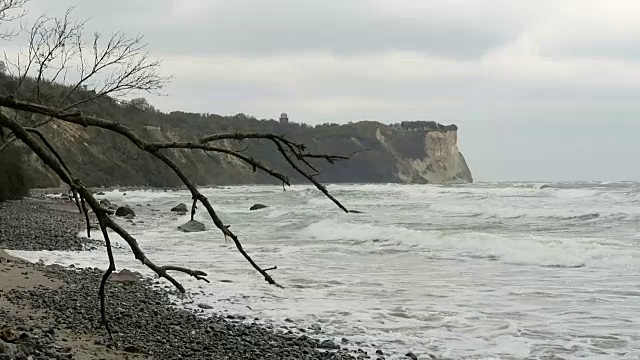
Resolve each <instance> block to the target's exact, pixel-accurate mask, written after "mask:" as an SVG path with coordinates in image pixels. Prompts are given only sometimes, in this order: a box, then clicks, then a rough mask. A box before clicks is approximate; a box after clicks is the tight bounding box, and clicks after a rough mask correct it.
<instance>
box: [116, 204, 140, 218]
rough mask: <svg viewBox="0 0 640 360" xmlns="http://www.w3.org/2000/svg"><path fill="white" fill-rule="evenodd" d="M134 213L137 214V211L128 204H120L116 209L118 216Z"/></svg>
mask: <svg viewBox="0 0 640 360" xmlns="http://www.w3.org/2000/svg"><path fill="white" fill-rule="evenodd" d="M128 215H133V216H136V213H135V212H134V211H133V209H131V208H130V207H128V206H120V207H119V208H117V209H116V216H128Z"/></svg>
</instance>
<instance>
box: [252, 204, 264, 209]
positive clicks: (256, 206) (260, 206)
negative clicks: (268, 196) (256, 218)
mask: <svg viewBox="0 0 640 360" xmlns="http://www.w3.org/2000/svg"><path fill="white" fill-rule="evenodd" d="M266 207H268V206H267V205H262V204H255V205H253V206H251V207H250V208H249V210H260V209H264V208H266Z"/></svg>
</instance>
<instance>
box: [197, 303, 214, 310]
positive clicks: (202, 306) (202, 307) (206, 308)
mask: <svg viewBox="0 0 640 360" xmlns="http://www.w3.org/2000/svg"><path fill="white" fill-rule="evenodd" d="M198 307H199V308H200V309H205V310H209V309H213V306H211V305H208V304H203V303H200V304H198Z"/></svg>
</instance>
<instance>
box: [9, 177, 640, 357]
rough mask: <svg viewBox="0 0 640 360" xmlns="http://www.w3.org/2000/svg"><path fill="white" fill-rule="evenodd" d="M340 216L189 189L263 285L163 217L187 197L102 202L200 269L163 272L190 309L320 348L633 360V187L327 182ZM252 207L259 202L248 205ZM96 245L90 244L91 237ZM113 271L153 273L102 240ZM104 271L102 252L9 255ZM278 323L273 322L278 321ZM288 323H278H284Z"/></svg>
mask: <svg viewBox="0 0 640 360" xmlns="http://www.w3.org/2000/svg"><path fill="white" fill-rule="evenodd" d="M328 189H329V190H330V191H331V193H332V194H333V195H334V196H335V197H336V198H337V199H339V200H340V201H341V202H342V203H343V204H344V205H345V206H346V207H348V208H349V209H354V210H359V211H362V212H363V213H360V214H358V213H349V214H346V213H344V212H342V211H340V209H338V208H337V207H336V206H335V205H334V204H333V203H332V202H331V201H330V200H328V199H327V198H325V197H324V196H323V195H322V194H321V193H320V192H319V191H318V190H316V189H315V188H313V187H311V186H293V187H288V188H287V189H286V191H283V188H282V187H279V186H232V187H217V188H207V189H203V193H204V194H205V195H206V196H208V197H209V199H210V200H211V202H212V203H213V205H214V207H215V208H216V211H217V212H218V214H219V216H220V218H221V219H222V220H223V221H224V222H225V224H228V225H231V230H233V231H234V232H235V233H236V234H237V235H238V236H239V238H240V240H241V241H242V243H243V245H244V248H245V250H246V251H247V252H248V253H249V254H250V255H251V256H252V257H253V259H255V260H256V262H257V263H258V264H259V265H260V266H262V267H263V268H269V267H272V266H277V269H276V270H272V271H270V274H271V275H272V276H273V277H274V278H275V280H276V281H278V283H280V284H281V285H282V286H284V289H280V288H277V287H275V286H271V285H269V284H267V283H266V282H265V281H264V280H263V278H262V277H261V276H260V275H259V274H258V273H257V272H256V271H255V270H254V269H253V268H252V267H251V266H250V265H249V264H248V263H247V262H246V261H245V260H244V258H243V257H242V256H241V254H240V253H239V252H238V251H237V250H236V249H235V246H234V244H233V243H232V242H229V241H225V238H224V236H223V235H222V234H221V232H220V231H219V230H217V229H216V228H215V227H214V226H213V223H212V222H211V220H210V219H208V217H207V214H206V212H205V211H204V208H203V207H202V206H200V207H199V211H198V213H197V215H196V219H197V220H199V221H202V222H203V223H205V224H206V226H207V231H205V232H201V233H182V232H180V231H178V229H177V226H178V225H181V224H182V223H184V222H186V221H187V220H188V219H189V216H188V215H177V214H172V213H171V212H170V211H169V209H170V208H171V207H173V206H174V205H176V204H178V203H181V202H184V203H186V204H187V205H188V206H189V207H190V206H191V203H190V201H191V200H190V195H189V193H188V192H187V191H168V192H165V191H159V190H146V191H142V190H140V191H126V195H125V193H124V192H122V191H118V190H115V191H111V192H107V193H106V194H105V195H104V196H102V197H104V198H108V199H109V200H111V201H112V202H115V203H118V204H125V203H126V204H129V205H130V206H131V207H132V208H133V209H134V210H135V211H136V213H137V216H136V219H135V220H133V223H131V222H127V221H125V220H119V223H120V224H123V226H124V227H125V228H126V229H127V230H128V231H130V232H131V234H132V235H133V236H135V237H136V239H137V240H138V241H139V243H140V246H141V247H142V249H143V250H144V251H145V252H146V254H147V256H148V257H149V258H150V259H151V260H152V261H154V262H156V263H157V264H174V265H183V266H187V267H191V268H195V269H201V270H204V271H206V272H207V273H208V274H209V276H208V278H209V280H210V281H211V283H210V284H207V283H204V282H201V281H198V280H195V279H193V278H190V277H188V276H186V275H182V274H176V278H177V279H178V280H179V281H181V282H182V283H183V284H184V285H185V287H186V288H187V289H188V290H190V291H191V293H192V295H191V301H192V302H193V305H192V306H195V305H196V304H198V303H206V304H208V305H212V306H213V307H214V309H213V310H208V311H212V312H223V313H225V314H231V315H237V316H246V317H247V318H248V319H254V318H260V319H262V320H261V321H264V322H265V323H267V324H269V323H271V324H273V325H274V326H275V327H276V328H279V327H280V326H282V325H287V326H288V327H289V328H293V329H295V328H305V329H306V328H308V327H309V326H311V325H312V324H317V325H320V327H321V328H322V334H321V335H320V336H321V338H322V339H325V338H329V339H335V340H336V342H338V343H340V339H342V338H343V337H345V338H347V339H349V341H350V343H349V344H348V346H352V347H361V348H364V349H369V350H373V349H378V348H379V349H383V350H384V351H385V352H387V353H390V354H396V355H404V353H406V352H408V351H412V352H414V353H416V354H417V355H418V356H420V358H423V357H424V358H427V357H428V355H429V354H431V355H435V356H437V357H438V358H454V359H462V358H463V359H575V358H581V359H638V358H640V184H638V183H630V182H618V183H555V184H554V183H550V184H545V185H544V186H542V185H541V184H534V183H478V184H470V185H452V186H436V185H397V184H375V185H374V184H371V185H355V184H353V185H351V184H349V185H329V186H328ZM255 203H262V204H265V205H268V206H269V207H268V208H266V209H262V210H257V211H249V207H250V206H251V205H253V204H255ZM95 235H98V236H99V234H94V236H95ZM113 238H114V240H113V241H114V242H115V244H116V246H117V248H116V249H115V256H116V261H117V266H118V268H119V269H122V268H129V269H132V270H137V271H140V272H142V273H143V274H148V275H153V274H152V273H151V272H150V271H149V270H148V269H145V268H144V267H143V266H141V265H140V264H139V263H138V262H136V260H135V259H134V258H133V255H132V254H131V252H130V251H129V250H128V248H127V244H126V243H125V242H124V241H122V240H121V239H118V238H117V236H114V237H113ZM12 253H13V254H15V255H18V256H22V257H25V258H27V259H30V260H33V261H37V260H40V259H41V260H44V261H45V262H47V263H52V262H55V263H60V264H63V265H70V264H74V265H76V266H91V267H96V266H97V267H100V268H103V269H104V268H106V266H107V256H106V253H105V251H104V250H103V249H100V250H95V251H88V252H82V253H69V252H35V253H29V252H18V251H14V252H12ZM285 319H287V321H285ZM291 320H292V321H293V322H291Z"/></svg>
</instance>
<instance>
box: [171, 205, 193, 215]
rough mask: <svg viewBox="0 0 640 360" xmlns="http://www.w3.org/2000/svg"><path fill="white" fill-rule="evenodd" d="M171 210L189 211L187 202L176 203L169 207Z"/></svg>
mask: <svg viewBox="0 0 640 360" xmlns="http://www.w3.org/2000/svg"><path fill="white" fill-rule="evenodd" d="M171 211H173V212H180V213H186V212H187V211H189V209H188V208H187V204H185V203H181V204H178V205H176V206H174V207H173V208H172V209H171Z"/></svg>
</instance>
